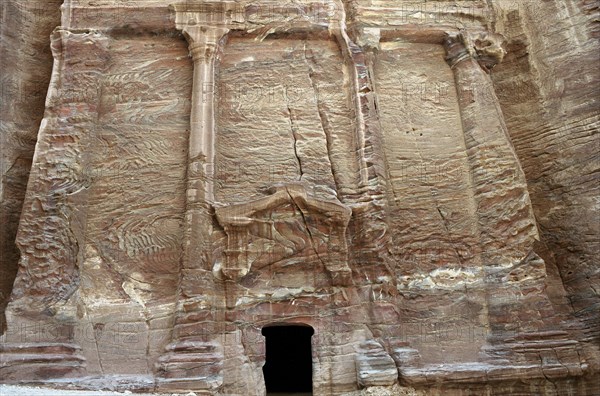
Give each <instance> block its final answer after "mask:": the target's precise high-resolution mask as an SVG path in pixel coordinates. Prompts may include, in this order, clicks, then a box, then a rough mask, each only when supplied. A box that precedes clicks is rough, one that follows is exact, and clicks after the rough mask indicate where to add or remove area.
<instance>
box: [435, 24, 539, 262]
mask: <svg viewBox="0 0 600 396" xmlns="http://www.w3.org/2000/svg"><path fill="white" fill-rule="evenodd" d="M501 44H502V41H501V37H500V36H499V35H492V34H487V33H479V34H469V33H467V32H461V33H459V34H457V35H454V36H448V37H447V38H446V41H445V47H446V52H447V56H446V61H447V62H448V64H449V65H450V67H451V68H452V70H453V71H454V78H455V81H456V86H457V90H458V100H459V105H460V112H461V118H462V123H463V131H464V138H465V145H466V149H467V155H468V159H469V163H470V167H471V183H472V186H471V187H472V188H473V190H474V196H475V200H476V203H477V215H478V227H479V232H480V241H481V244H480V248H481V249H482V252H481V257H482V260H483V263H484V265H486V266H487V265H500V264H502V265H506V264H511V263H512V264H515V263H517V262H519V261H521V260H523V259H524V258H525V256H527V254H528V252H529V250H530V248H531V246H532V245H533V243H534V240H535V239H536V238H538V231H537V227H536V223H535V218H534V216H533V211H532V208H531V203H530V200H529V193H528V191H527V185H526V181H525V175H524V173H523V171H522V169H521V165H520V163H519V160H518V158H517V156H516V154H515V151H514V148H513V146H512V143H511V142H510V139H509V136H508V131H507V128H506V125H505V123H504V118H503V115H502V111H501V109H500V105H499V103H498V99H497V97H496V94H495V92H494V88H493V85H492V81H491V79H490V77H489V75H488V73H489V72H490V71H491V69H492V68H493V67H494V66H495V65H496V64H497V63H499V62H500V61H502V58H503V57H504V54H505V51H504V49H502V46H501ZM490 181H493V182H492V183H490ZM516 216H518V218H516Z"/></svg>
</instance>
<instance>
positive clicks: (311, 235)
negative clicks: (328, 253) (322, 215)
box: [285, 188, 327, 268]
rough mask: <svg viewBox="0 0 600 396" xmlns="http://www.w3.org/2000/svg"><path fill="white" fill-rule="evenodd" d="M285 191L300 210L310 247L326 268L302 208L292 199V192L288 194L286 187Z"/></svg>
mask: <svg viewBox="0 0 600 396" xmlns="http://www.w3.org/2000/svg"><path fill="white" fill-rule="evenodd" d="M285 191H286V192H287V194H288V196H289V197H290V200H291V201H292V203H293V204H294V207H295V208H296V209H298V211H299V212H300V217H302V222H303V224H304V228H305V229H306V232H307V234H308V237H309V239H310V246H311V247H312V249H313V250H314V252H315V254H316V255H317V258H318V259H319V261H320V262H321V264H323V266H324V267H325V268H327V266H326V265H325V262H324V261H323V259H322V258H321V255H320V254H319V251H318V250H317V248H316V246H315V242H314V238H313V234H312V232H311V231H310V228H309V226H308V222H307V221H306V216H305V215H304V212H303V211H302V209H301V208H300V206H299V205H298V203H297V202H296V200H295V199H294V197H293V196H292V194H290V191H289V190H288V189H287V188H286V189H285Z"/></svg>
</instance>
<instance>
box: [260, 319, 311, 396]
mask: <svg viewBox="0 0 600 396" xmlns="http://www.w3.org/2000/svg"><path fill="white" fill-rule="evenodd" d="M262 334H263V335H264V336H265V338H266V347H267V348H266V349H267V350H266V360H265V365H264V367H263V374H264V377H265V385H266V387H267V395H275V394H292V393H295V394H299V393H302V394H303V395H312V352H311V337H312V335H313V334H314V330H313V328H312V327H310V326H302V325H285V326H270V327H265V328H263V329H262Z"/></svg>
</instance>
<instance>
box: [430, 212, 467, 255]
mask: <svg viewBox="0 0 600 396" xmlns="http://www.w3.org/2000/svg"><path fill="white" fill-rule="evenodd" d="M435 208H436V209H437V211H438V213H439V214H440V217H441V218H442V224H443V226H444V229H445V230H446V233H447V234H448V237H449V238H450V239H452V234H451V232H450V228H449V227H448V220H446V217H445V216H444V214H443V213H442V210H441V209H440V207H439V206H437V205H436V207H435ZM450 242H453V241H452V240H451V241H450ZM451 246H452V250H454V253H455V254H456V259H457V260H458V263H459V264H460V266H461V267H463V262H462V258H461V256H460V253H459V252H458V249H457V248H456V244H455V243H451Z"/></svg>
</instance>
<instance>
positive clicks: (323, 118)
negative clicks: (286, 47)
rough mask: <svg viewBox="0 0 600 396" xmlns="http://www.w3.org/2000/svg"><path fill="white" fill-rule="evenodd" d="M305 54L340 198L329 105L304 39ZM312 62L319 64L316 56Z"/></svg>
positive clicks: (305, 61) (328, 156)
mask: <svg viewBox="0 0 600 396" xmlns="http://www.w3.org/2000/svg"><path fill="white" fill-rule="evenodd" d="M303 55H304V63H305V64H306V67H307V69H308V79H309V80H310V84H311V86H312V89H313V94H314V98H315V103H316V105H317V114H318V115H319V121H320V123H321V129H322V130H323V134H324V135H325V140H326V143H327V158H328V159H329V168H330V169H331V174H332V175H333V182H334V183H335V191H336V195H338V198H339V191H340V183H339V180H338V179H339V174H338V172H337V171H336V170H335V168H334V166H333V163H334V161H333V158H332V152H333V149H332V147H333V138H332V136H331V134H332V131H331V126H330V124H329V120H328V119H327V107H326V105H325V103H323V101H322V100H321V95H319V85H318V83H317V82H316V81H315V79H314V77H313V76H314V74H315V70H314V68H313V67H312V66H311V65H310V63H309V61H308V57H307V56H306V40H304V48H303ZM311 62H312V63H314V64H315V66H317V65H316V61H315V59H314V58H311Z"/></svg>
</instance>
